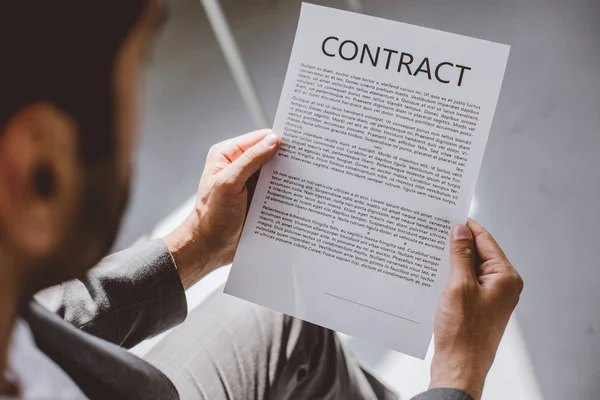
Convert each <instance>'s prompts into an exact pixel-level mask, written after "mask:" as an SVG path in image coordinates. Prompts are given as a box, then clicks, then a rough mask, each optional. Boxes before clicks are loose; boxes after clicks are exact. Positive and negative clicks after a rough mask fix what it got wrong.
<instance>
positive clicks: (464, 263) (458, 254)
mask: <svg viewBox="0 0 600 400" xmlns="http://www.w3.org/2000/svg"><path fill="white" fill-rule="evenodd" d="M448 282H449V283H450V284H451V285H455V286H458V285H464V284H465V283H466V284H474V283H477V277H476V275H475V242H474V241H473V234H472V232H471V230H470V229H469V227H468V226H466V225H462V224H461V225H456V226H455V227H454V228H453V229H452V232H451V233H450V278H449V279H448Z"/></svg>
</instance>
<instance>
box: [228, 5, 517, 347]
mask: <svg viewBox="0 0 600 400" xmlns="http://www.w3.org/2000/svg"><path fill="white" fill-rule="evenodd" d="M509 50H510V48H509V46H506V45H502V44H497V43H492V42H489V41H485V40H480V39H474V38H470V37H466V36H461V35H456V34H452V33H446V32H441V31H437V30H433V29H427V28H423V27H418V26H412V25H408V24H404V23H399V22H394V21H388V20H384V19H380V18H375V17H370V16H365V15H361V14H355V13H351V12H346V11H340V10H335V9H331V8H326V7H320V6H315V5H310V4H304V5H303V6H302V10H301V14H300V20H299V23H298V29H297V32H296V38H295V41H294V45H293V49H292V53H291V57H290V61H289V66H288V70H287V75H286V78H285V83H284V86H283V91H282V94H281V99H280V102H279V107H278V109H277V114H276V118H275V123H274V127H273V131H274V133H275V134H277V135H278V136H280V137H281V138H282V145H281V148H280V149H279V151H278V153H277V155H276V156H275V157H274V158H273V159H272V160H271V161H270V162H269V163H268V164H267V165H266V166H265V167H263V169H262V171H261V174H260V179H259V181H258V185H257V187H256V191H255V193H254V198H253V200H252V204H251V207H250V210H249V213H248V216H247V219H246V222H245V226H244V229H243V233H242V236H241V239H240V243H239V247H238V250H237V253H236V256H235V260H234V262H233V268H232V270H231V274H230V276H229V279H228V281H227V284H226V287H225V292H226V293H229V294H231V295H234V296H237V297H240V298H242V299H245V300H248V301H251V302H254V303H257V304H260V305H262V306H265V307H268V308H271V309H273V310H277V311H280V312H283V313H285V314H289V315H292V316H294V317H297V318H300V319H303V320H306V321H309V322H312V323H315V324H318V325H322V326H324V327H327V328H331V329H334V330H337V331H340V332H343V333H346V334H349V335H352V336H355V337H358V338H362V339H367V340H370V341H372V342H375V343H378V344H381V345H383V346H386V347H388V348H390V349H394V350H397V351H400V352H403V353H406V354H409V355H412V356H415V357H419V358H424V357H425V354H426V351H427V348H428V345H429V343H430V340H431V335H432V332H433V319H434V313H435V307H436V303H437V300H438V297H439V295H440V293H441V291H442V289H443V286H444V284H445V282H446V278H447V276H448V271H449V250H448V247H449V246H448V244H449V242H448V241H449V233H450V230H451V229H452V227H453V226H454V225H455V224H457V223H465V221H466V219H467V215H468V211H469V205H470V203H471V199H472V196H473V192H474V188H475V184H476V181H477V175H478V172H479V168H480V165H481V161H482V157H483V153H484V149H485V145H486V141H487V138H488V134H489V131H490V127H491V124H492V119H493V116H494V110H495V108H496V103H497V100H498V95H499V93H500V88H501V85H502V79H503V76H504V70H505V67H506V63H507V60H508V54H509Z"/></svg>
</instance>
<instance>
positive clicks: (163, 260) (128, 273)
mask: <svg viewBox="0 0 600 400" xmlns="http://www.w3.org/2000/svg"><path fill="white" fill-rule="evenodd" d="M35 298H36V300H37V301H38V302H40V303H41V304H42V305H43V306H44V307H46V308H47V309H49V310H50V311H53V312H55V313H56V314H58V315H59V316H60V317H62V318H63V319H64V320H66V321H68V322H70V323H71V324H73V325H75V326H76V327H78V328H80V329H81V330H83V331H85V332H87V333H90V334H92V335H94V336H97V337H100V338H102V339H105V340H108V341H109V342H112V343H115V344H118V345H120V346H123V347H126V348H130V347H133V346H135V345H136V344H138V343H139V342H141V341H142V340H144V339H147V338H149V337H152V336H155V335H158V334H159V333H161V332H163V331H165V330H167V329H169V328H171V327H173V326H175V325H178V324H180V323H181V322H183V320H184V319H185V317H186V315H187V303H186V298H185V291H184V288H183V285H182V283H181V280H180V279H179V275H178V274H177V266H176V265H175V261H174V260H173V257H172V256H171V253H170V252H169V250H168V248H167V246H166V245H165V243H164V242H163V241H162V240H161V239H158V240H152V241H149V242H146V243H144V244H141V245H139V246H136V247H133V248H130V249H127V250H123V251H121V252H118V253H115V254H113V255H110V256H108V257H106V258H105V259H103V260H102V261H101V262H100V264H99V265H98V266H96V267H94V268H93V269H91V270H90V271H89V272H88V273H87V275H86V276H85V277H84V278H83V279H79V280H74V281H69V282H65V283H63V284H61V285H59V286H55V287H52V288H49V289H45V290H44V291H42V292H40V293H38V294H37V295H36V296H35Z"/></svg>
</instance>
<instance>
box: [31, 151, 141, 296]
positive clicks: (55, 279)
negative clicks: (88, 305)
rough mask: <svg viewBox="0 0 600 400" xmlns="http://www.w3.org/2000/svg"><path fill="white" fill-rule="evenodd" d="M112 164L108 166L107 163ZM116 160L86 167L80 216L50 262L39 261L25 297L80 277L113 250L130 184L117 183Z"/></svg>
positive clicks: (127, 182)
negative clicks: (38, 266)
mask: <svg viewBox="0 0 600 400" xmlns="http://www.w3.org/2000/svg"><path fill="white" fill-rule="evenodd" d="M109 163H110V164H111V165H107V164H109ZM113 163H114V160H109V161H107V162H106V163H98V164H96V165H94V166H92V167H88V168H86V174H85V176H86V178H85V188H84V190H83V193H82V202H81V206H80V208H79V210H78V213H77V216H76V217H75V218H74V219H73V221H72V224H71V228H70V229H69V231H68V233H67V234H66V235H65V238H64V240H63V242H62V243H61V245H60V246H59V251H58V252H57V253H56V254H55V256H54V257H52V259H50V260H40V269H38V271H37V274H36V276H33V277H31V279H30V282H31V285H30V287H29V288H28V289H29V290H28V291H27V293H26V294H25V295H26V296H31V295H33V294H35V293H37V292H38V291H40V290H41V289H44V288H46V287H50V286H53V285H57V284H59V283H62V282H65V281H68V280H71V279H75V278H81V277H83V276H84V275H85V273H86V272H87V271H88V270H89V269H90V268H92V267H93V266H95V265H96V264H97V263H98V262H99V261H100V260H101V259H102V258H103V257H104V256H106V255H107V254H108V252H109V251H110V249H111V247H112V245H113V243H114V242H115V239H116V237H117V233H118V232H119V227H120V224H121V220H122V217H123V214H124V213H125V210H126V207H127V203H128V201H129V192H130V188H129V186H130V185H129V181H126V182H118V179H117V177H118V176H119V175H118V174H117V172H116V166H115V165H112V164H113Z"/></svg>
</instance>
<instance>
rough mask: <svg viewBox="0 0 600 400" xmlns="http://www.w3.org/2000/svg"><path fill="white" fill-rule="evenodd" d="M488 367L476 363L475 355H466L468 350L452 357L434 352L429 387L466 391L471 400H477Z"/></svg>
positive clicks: (480, 393)
mask: <svg viewBox="0 0 600 400" xmlns="http://www.w3.org/2000/svg"><path fill="white" fill-rule="evenodd" d="M488 370H489V367H488V366H487V365H481V363H478V361H477V357H468V352H466V351H463V352H460V354H459V356H455V357H453V356H452V355H448V354H441V353H436V354H435V355H434V358H433V360H432V363H431V383H430V384H429V388H430V389H434V388H453V389H457V390H461V391H463V392H466V393H468V394H469V395H470V396H471V398H472V399H473V400H479V399H480V398H481V395H482V392H483V386H484V383H485V378H486V376H487V372H488Z"/></svg>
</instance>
